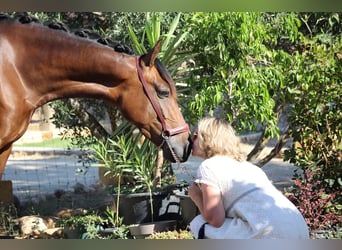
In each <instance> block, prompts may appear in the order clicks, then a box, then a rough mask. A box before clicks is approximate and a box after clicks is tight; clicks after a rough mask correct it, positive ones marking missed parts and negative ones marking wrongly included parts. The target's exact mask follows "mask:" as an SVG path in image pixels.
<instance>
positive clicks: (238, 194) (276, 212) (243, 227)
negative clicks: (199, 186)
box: [190, 156, 309, 239]
mask: <svg viewBox="0 0 342 250" xmlns="http://www.w3.org/2000/svg"><path fill="white" fill-rule="evenodd" d="M197 177H198V179H197V180H196V182H199V183H205V184H207V185H210V186H213V187H216V188H218V189H219V190H220V192H221V194H222V200H223V204H224V208H225V211H226V218H227V219H226V220H225V223H224V224H223V226H221V227H220V228H215V227H213V226H211V225H206V226H205V236H206V237H207V238H218V239H219V238H223V239H251V238H264V239H269V238H276V239H281V238H283V239H308V238H309V232H308V228H307V225H306V223H305V220H304V218H303V216H302V215H301V213H300V212H299V211H298V209H297V208H296V207H295V205H294V204H292V203H291V202H290V201H289V200H288V199H287V198H286V197H285V196H284V195H283V194H282V193H281V192H280V191H278V190H277V189H276V188H275V187H274V186H273V184H272V183H271V182H270V180H269V179H268V178H267V176H266V174H265V173H264V171H263V170H262V169H261V168H259V167H257V166H255V165H253V164H251V163H249V162H243V163H240V162H238V161H235V160H233V159H231V158H229V157H227V156H214V157H212V158H210V159H207V160H204V161H203V162H202V163H201V165H200V166H199V168H198V171H197ZM204 222H205V221H204V219H203V217H202V216H201V215H199V216H197V217H195V218H194V220H193V221H192V222H191V223H190V229H191V231H192V232H194V234H195V236H197V232H198V230H199V227H200V226H201V225H202V224H203V223H204Z"/></svg>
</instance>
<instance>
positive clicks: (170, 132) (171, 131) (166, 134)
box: [136, 56, 190, 162]
mask: <svg viewBox="0 0 342 250" xmlns="http://www.w3.org/2000/svg"><path fill="white" fill-rule="evenodd" d="M136 67H137V71H138V76H139V79H140V82H141V84H142V86H143V88H144V90H145V92H146V95H147V98H148V99H149V101H150V103H151V105H152V107H153V109H154V111H155V112H156V114H157V117H158V119H159V121H160V123H161V125H162V133H161V136H162V138H163V142H162V143H161V145H160V146H159V147H162V146H163V144H164V143H165V142H166V143H167V145H168V147H169V149H170V152H171V154H172V156H173V158H174V159H175V160H176V161H177V162H180V160H179V158H178V156H177V155H176V153H175V152H174V151H173V149H172V146H171V144H170V142H169V139H170V137H171V136H174V135H178V134H181V133H184V132H188V133H189V132H190V128H189V125H188V124H187V123H185V124H184V125H182V126H179V127H176V128H168V126H167V124H166V122H165V119H164V116H163V114H162V111H161V108H160V106H159V105H158V104H157V102H156V100H155V98H154V97H153V95H152V93H151V91H150V89H149V88H148V86H147V83H146V81H145V78H144V75H143V73H142V70H141V67H140V56H137V57H136Z"/></svg>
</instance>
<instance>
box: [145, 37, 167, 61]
mask: <svg viewBox="0 0 342 250" xmlns="http://www.w3.org/2000/svg"><path fill="white" fill-rule="evenodd" d="M161 44H162V39H159V40H158V42H157V43H156V45H154V47H153V48H152V49H151V50H150V51H149V52H148V53H147V54H146V55H145V56H144V57H143V58H142V60H143V61H144V63H145V65H146V66H148V67H152V66H153V65H154V61H155V60H156V58H157V56H158V53H159V51H160V48H161Z"/></svg>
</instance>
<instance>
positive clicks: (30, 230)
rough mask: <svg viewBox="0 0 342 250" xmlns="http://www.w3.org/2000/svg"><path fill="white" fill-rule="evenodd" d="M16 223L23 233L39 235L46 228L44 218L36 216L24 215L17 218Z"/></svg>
mask: <svg viewBox="0 0 342 250" xmlns="http://www.w3.org/2000/svg"><path fill="white" fill-rule="evenodd" d="M17 223H18V225H19V227H20V230H21V233H22V234H23V235H39V234H41V232H43V231H45V230H46V229H48V227H47V225H46V224H45V222H44V220H43V219H42V218H41V217H38V216H24V217H21V218H19V219H17Z"/></svg>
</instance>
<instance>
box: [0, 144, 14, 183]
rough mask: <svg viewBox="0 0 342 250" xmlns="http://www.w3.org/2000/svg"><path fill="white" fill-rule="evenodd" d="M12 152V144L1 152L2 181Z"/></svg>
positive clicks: (0, 171) (0, 169)
mask: <svg viewBox="0 0 342 250" xmlns="http://www.w3.org/2000/svg"><path fill="white" fill-rule="evenodd" d="M11 151H12V144H10V145H8V146H6V147H4V148H3V149H1V150H0V181H1V180H2V175H3V173H4V171H5V166H6V162H7V160H8V157H9V155H10V154H11Z"/></svg>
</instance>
